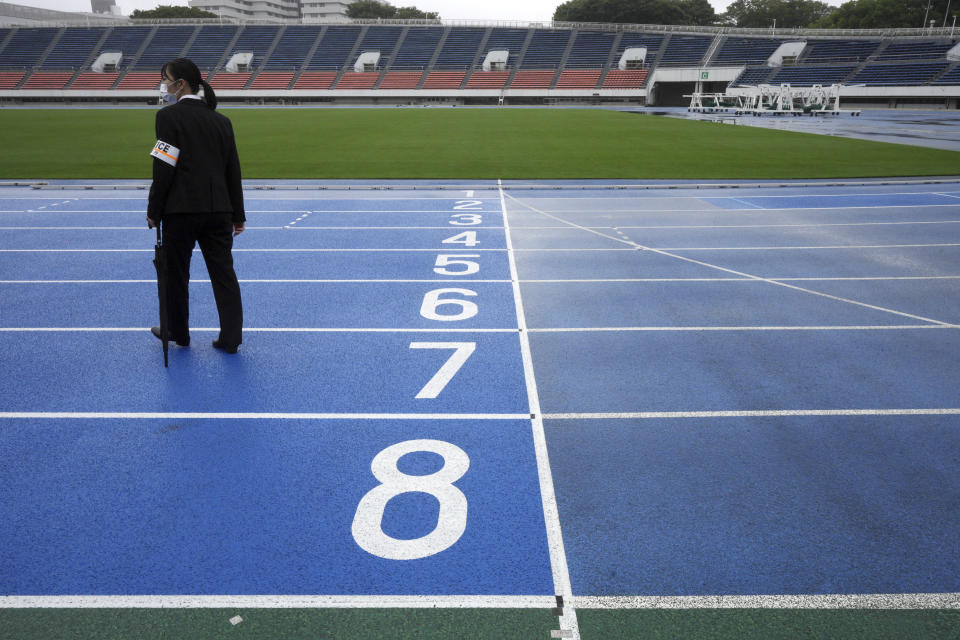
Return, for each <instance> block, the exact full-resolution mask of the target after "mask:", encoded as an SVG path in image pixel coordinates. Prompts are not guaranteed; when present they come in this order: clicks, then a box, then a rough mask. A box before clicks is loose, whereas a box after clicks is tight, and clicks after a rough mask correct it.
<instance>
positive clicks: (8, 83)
mask: <svg viewBox="0 0 960 640" xmlns="http://www.w3.org/2000/svg"><path fill="white" fill-rule="evenodd" d="M25 75H27V74H25V73H24V72H23V71H0V89H16V88H17V85H18V84H20V81H21V80H23V76H25Z"/></svg>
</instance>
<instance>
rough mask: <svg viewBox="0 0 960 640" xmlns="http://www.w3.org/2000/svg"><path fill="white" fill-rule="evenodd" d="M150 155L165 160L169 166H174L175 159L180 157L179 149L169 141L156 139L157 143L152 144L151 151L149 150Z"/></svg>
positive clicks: (175, 164) (175, 163)
mask: <svg viewBox="0 0 960 640" xmlns="http://www.w3.org/2000/svg"><path fill="white" fill-rule="evenodd" d="M150 155H152V156H153V157H154V158H157V159H158V160H162V161H163V162H166V163H167V164H168V165H170V166H171V167H175V166H177V160H178V159H179V158H180V149H177V148H176V147H175V146H173V145H172V144H170V143H169V142H164V141H163V140H157V144H155V145H154V146H153V151H151V152H150Z"/></svg>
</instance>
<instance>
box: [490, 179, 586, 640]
mask: <svg viewBox="0 0 960 640" xmlns="http://www.w3.org/2000/svg"><path fill="white" fill-rule="evenodd" d="M497 186H498V188H499V190H500V210H501V213H502V215H503V226H504V230H505V231H504V234H505V236H506V242H507V260H508V262H509V264H510V279H511V280H512V281H513V299H514V303H515V306H516V312H517V323H518V324H519V327H520V355H521V358H522V359H523V377H524V380H525V381H526V386H527V399H528V401H529V404H530V412H531V414H532V418H531V420H530V422H531V428H532V430H533V446H534V452H535V454H536V457H537V475H538V477H539V480H540V496H541V501H542V503H543V517H544V521H545V524H546V529H547V546H548V547H549V549H550V568H551V570H552V573H553V588H554V593H555V594H556V595H558V596H563V599H564V600H565V601H567V602H569V601H570V599H571V598H572V597H573V587H572V586H571V582H570V569H569V567H568V566H567V553H566V550H565V549H564V544H563V532H562V530H561V528H560V510H559V508H558V507H557V497H556V493H555V491H554V486H553V474H552V472H551V470H550V456H549V454H548V452H547V438H546V435H545V433H544V431H543V418H542V417H541V413H540V395H539V393H538V391H537V381H536V377H535V375H534V370H533V356H532V354H531V351H530V339H529V335H528V333H527V331H526V328H527V321H526V314H525V312H524V309H523V298H522V297H521V295H520V282H519V277H518V275H517V263H516V260H515V259H514V256H513V242H512V240H511V238H510V221H509V219H508V216H507V203H506V201H505V200H504V193H503V181H502V180H499V179H498V180H497ZM560 629H561V630H562V631H565V632H568V634H569V637H572V638H575V639H579V638H580V625H579V623H578V622H577V613H576V610H575V609H574V608H573V606H565V607H563V615H562V616H560Z"/></svg>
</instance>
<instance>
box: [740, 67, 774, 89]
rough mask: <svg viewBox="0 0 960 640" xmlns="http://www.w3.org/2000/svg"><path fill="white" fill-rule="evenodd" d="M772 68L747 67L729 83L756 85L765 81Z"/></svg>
mask: <svg viewBox="0 0 960 640" xmlns="http://www.w3.org/2000/svg"><path fill="white" fill-rule="evenodd" d="M772 72H773V69H772V68H770V67H748V68H746V69H744V70H743V73H741V74H740V75H739V77H737V79H736V80H734V81H733V82H732V83H731V84H733V85H741V86H742V85H756V84H763V83H765V82H767V78H769V77H770V74H771V73H772Z"/></svg>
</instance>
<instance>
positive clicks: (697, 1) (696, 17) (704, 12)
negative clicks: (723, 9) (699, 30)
mask: <svg viewBox="0 0 960 640" xmlns="http://www.w3.org/2000/svg"><path fill="white" fill-rule="evenodd" d="M680 10H681V11H683V15H684V21H683V24H692V25H696V26H705V25H711V24H714V23H715V22H716V21H717V13H716V12H715V11H714V10H713V6H712V5H711V4H710V2H709V0H680Z"/></svg>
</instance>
